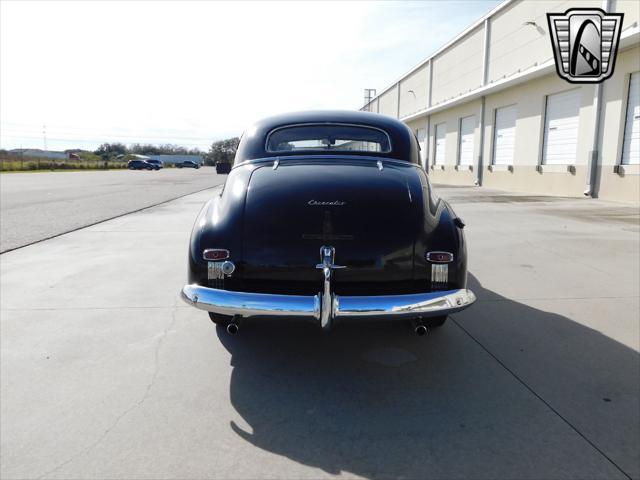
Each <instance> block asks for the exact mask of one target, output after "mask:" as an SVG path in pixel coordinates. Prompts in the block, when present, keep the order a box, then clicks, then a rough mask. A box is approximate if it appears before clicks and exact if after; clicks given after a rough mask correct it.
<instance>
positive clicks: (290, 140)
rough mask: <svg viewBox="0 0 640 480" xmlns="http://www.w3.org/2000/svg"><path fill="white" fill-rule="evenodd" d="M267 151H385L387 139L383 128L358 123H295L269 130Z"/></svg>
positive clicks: (386, 149) (387, 148) (388, 141)
mask: <svg viewBox="0 0 640 480" xmlns="http://www.w3.org/2000/svg"><path fill="white" fill-rule="evenodd" d="M267 151H268V152H274V153H277V152H296V151H322V152H376V153H388V152H390V151H391V141H390V140H389V135H387V133H386V132H384V131H383V130H379V129H377V128H372V127H365V126H361V125H342V124H309V125H295V126H291V127H281V128H278V129H276V130H273V131H272V132H271V133H270V134H269V136H268V137H267Z"/></svg>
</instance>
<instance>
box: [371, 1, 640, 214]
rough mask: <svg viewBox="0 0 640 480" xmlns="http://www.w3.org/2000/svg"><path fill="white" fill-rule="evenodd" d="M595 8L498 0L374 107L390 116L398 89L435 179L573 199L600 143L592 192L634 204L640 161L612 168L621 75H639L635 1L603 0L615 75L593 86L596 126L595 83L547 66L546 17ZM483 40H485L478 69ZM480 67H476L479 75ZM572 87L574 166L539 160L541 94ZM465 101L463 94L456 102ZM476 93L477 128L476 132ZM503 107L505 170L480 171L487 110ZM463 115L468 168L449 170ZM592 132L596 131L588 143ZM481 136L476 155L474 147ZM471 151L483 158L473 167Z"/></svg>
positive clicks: (621, 110)
mask: <svg viewBox="0 0 640 480" xmlns="http://www.w3.org/2000/svg"><path fill="white" fill-rule="evenodd" d="M602 6H603V2H602V0H580V1H572V0H537V1H527V0H511V1H506V2H504V3H503V4H502V5H500V6H499V7H497V9H496V10H494V11H493V12H492V13H491V14H489V15H488V16H487V17H485V18H483V19H480V20H479V21H478V22H476V23H475V24H473V25H472V26H470V27H469V29H468V30H467V31H466V32H464V33H463V34H462V35H461V36H460V37H459V38H456V39H454V40H453V41H452V42H451V43H450V44H448V45H446V46H445V47H443V48H442V49H441V50H439V51H437V52H436V53H435V55H434V56H432V57H431V58H430V59H427V60H425V62H423V63H422V64H421V65H420V66H419V67H417V68H415V69H414V70H412V71H411V72H409V73H408V74H407V75H405V76H404V77H403V78H401V79H400V80H399V81H398V83H397V84H396V85H394V86H392V87H391V88H390V89H389V90H388V91H386V92H384V93H383V95H381V96H380V97H379V98H378V101H379V106H380V113H384V114H387V115H391V116H394V117H396V116H398V103H397V102H398V88H399V91H400V108H399V118H400V119H402V120H404V121H405V122H407V123H408V125H409V126H410V127H411V128H412V130H413V131H414V132H416V133H417V132H419V131H420V129H425V128H427V126H428V136H427V139H426V140H425V142H424V144H425V146H426V148H425V150H428V158H427V159H426V161H425V164H426V167H427V169H428V172H429V175H430V176H431V178H432V180H433V181H434V182H436V183H448V184H460V185H470V184H473V183H475V182H477V181H480V180H481V181H482V185H484V186H487V187H494V188H499V189H506V190H514V191H521V192H528V193H534V194H551V195H564V196H583V195H584V193H585V191H586V190H587V193H589V191H588V188H590V186H589V185H588V183H589V172H590V165H591V163H590V162H591V157H592V150H593V149H594V145H595V146H596V147H599V148H600V160H599V165H600V169H599V172H598V173H599V174H598V181H597V182H596V184H595V195H596V196H599V197H601V198H604V199H610V200H616V201H623V202H631V203H634V204H640V166H639V165H635V166H624V167H623V168H622V169H621V168H619V167H618V166H619V164H620V161H621V156H622V148H623V141H624V130H625V121H626V109H627V95H628V89H629V77H630V75H631V74H632V73H634V72H640V40H639V39H638V38H639V37H638V36H639V34H638V23H639V22H640V1H637V0H610V4H609V6H610V10H611V11H615V12H623V13H624V15H625V17H624V23H623V25H622V44H621V46H620V50H619V52H618V56H617V59H616V65H615V73H614V75H613V76H612V77H611V78H609V79H608V80H607V81H606V82H604V83H603V84H602V86H601V91H602V103H601V107H602V110H601V119H600V125H599V126H597V125H596V118H597V117H596V114H597V108H596V107H595V100H596V92H597V88H596V87H595V86H594V85H593V84H587V85H576V84H571V83H568V82H566V81H565V80H563V79H561V78H560V77H558V75H557V74H556V72H555V69H554V67H553V52H552V48H551V42H550V39H549V31H548V26H547V19H546V13H547V12H563V11H565V10H567V9H569V8H576V7H581V8H602ZM485 36H486V37H487V38H488V43H487V45H488V50H487V55H486V59H487V62H486V65H484V58H485V50H484V47H485ZM628 37H630V38H628ZM625 38H626V41H625ZM431 70H432V71H431ZM483 72H486V79H485V78H483ZM430 79H431V85H430V84H429V81H430ZM480 88H482V90H479V89H480ZM572 89H578V91H579V115H578V133H577V153H576V159H575V165H574V166H573V168H568V165H553V166H549V165H542V163H543V149H544V141H545V140H544V138H545V133H544V132H545V113H546V112H545V111H546V105H547V97H548V96H549V95H553V94H557V93H561V92H565V91H569V90H572ZM411 92H413V93H411ZM482 95H484V97H482ZM429 96H431V102H429ZM467 97H469V98H470V100H468V101H465V98H467ZM483 98H484V102H485V110H484V112H485V114H484V125H485V126H484V131H481V129H480V123H481V122H480V111H481V105H482V101H483ZM508 105H515V106H516V107H515V108H516V122H515V146H514V160H513V166H512V168H507V167H506V166H496V167H495V168H494V167H492V168H488V167H489V166H490V165H491V164H492V163H493V156H494V155H493V153H494V123H495V121H494V120H495V112H496V109H497V108H500V107H503V106H508ZM468 115H475V116H476V129H475V135H474V154H473V165H472V167H471V169H469V168H468V167H467V168H458V169H456V165H457V163H458V156H459V135H460V133H459V131H460V120H461V118H463V117H466V116H468ZM441 123H445V124H446V135H445V145H446V147H445V148H446V155H445V158H444V165H443V166H440V165H438V166H434V165H433V163H434V155H435V149H434V145H435V129H436V125H438V124H441ZM596 132H600V133H599V137H598V141H597V142H596V143H595V144H594V138H595V136H596ZM481 135H482V137H483V143H484V148H483V150H482V152H480V150H479V148H480V137H481ZM479 157H482V163H483V167H482V169H481V170H480V169H479V165H478V161H479Z"/></svg>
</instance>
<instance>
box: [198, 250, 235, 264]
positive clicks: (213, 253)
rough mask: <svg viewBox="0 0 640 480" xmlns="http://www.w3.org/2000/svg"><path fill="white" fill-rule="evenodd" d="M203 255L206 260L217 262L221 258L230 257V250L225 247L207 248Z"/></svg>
mask: <svg viewBox="0 0 640 480" xmlns="http://www.w3.org/2000/svg"><path fill="white" fill-rule="evenodd" d="M202 257H203V258H204V259H205V260H209V261H212V262H217V261H219V260H226V259H227V258H229V250H225V249H223V248H207V249H206V250H205V251H203V252H202Z"/></svg>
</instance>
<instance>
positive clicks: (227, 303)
mask: <svg viewBox="0 0 640 480" xmlns="http://www.w3.org/2000/svg"><path fill="white" fill-rule="evenodd" d="M181 296H182V300H184V301H185V302H186V303H188V304H189V305H191V306H193V307H195V308H198V309H200V310H205V311H207V312H214V313H219V314H221V315H229V316H232V315H241V316H242V317H244V318H260V317H280V318H283V317H284V318H287V317H292V318H309V319H310V320H314V321H319V320H320V295H314V296H313V297H309V296H302V295H270V294H266V293H246V292H232V291H229V290H218V289H215V288H207V287H201V286H200V285H185V286H184V287H182V292H181Z"/></svg>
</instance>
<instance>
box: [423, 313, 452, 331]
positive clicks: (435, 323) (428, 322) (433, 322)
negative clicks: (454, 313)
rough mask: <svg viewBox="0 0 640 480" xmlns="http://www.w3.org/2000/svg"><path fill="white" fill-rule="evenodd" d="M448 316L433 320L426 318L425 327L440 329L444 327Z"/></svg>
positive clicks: (432, 318) (433, 318)
mask: <svg viewBox="0 0 640 480" xmlns="http://www.w3.org/2000/svg"><path fill="white" fill-rule="evenodd" d="M447 318H448V317H447V316H446V315H442V316H440V317H431V318H426V319H425V320H424V325H425V327H427V328H428V329H429V328H439V327H441V326H442V325H444V322H446V321H447Z"/></svg>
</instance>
